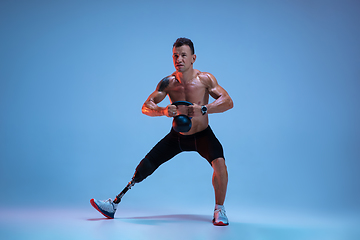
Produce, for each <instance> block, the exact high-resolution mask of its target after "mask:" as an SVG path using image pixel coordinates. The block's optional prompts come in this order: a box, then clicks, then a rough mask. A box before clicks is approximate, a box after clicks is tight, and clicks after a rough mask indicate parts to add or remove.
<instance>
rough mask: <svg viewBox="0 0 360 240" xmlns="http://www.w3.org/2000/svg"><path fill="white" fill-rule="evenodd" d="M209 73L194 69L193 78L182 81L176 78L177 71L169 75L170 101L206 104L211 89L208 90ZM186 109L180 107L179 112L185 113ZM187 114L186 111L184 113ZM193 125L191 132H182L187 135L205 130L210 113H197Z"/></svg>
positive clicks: (167, 89) (167, 90)
mask: <svg viewBox="0 0 360 240" xmlns="http://www.w3.org/2000/svg"><path fill="white" fill-rule="evenodd" d="M208 78H209V77H208V75H207V74H206V73H202V72H200V71H199V70H194V76H193V78H191V79H189V80H187V81H183V82H180V81H179V80H177V79H176V76H175V73H174V74H173V75H171V76H169V77H168V79H169V85H168V86H167V88H166V92H167V95H168V96H169V98H170V101H171V102H172V103H173V102H176V101H188V102H191V103H193V104H197V105H200V106H202V105H206V104H208V102H209V91H208V84H207V82H208ZM184 110H185V111H186V107H185V109H184V108H183V109H181V107H179V112H182V113H184V112H183V111H184ZM184 114H186V113H184ZM191 122H192V127H191V129H190V131H189V132H186V133H182V134H185V135H190V134H194V133H196V132H200V131H202V130H204V129H205V128H206V127H207V126H208V123H209V120H208V115H207V114H205V115H196V116H193V117H192V119H191Z"/></svg>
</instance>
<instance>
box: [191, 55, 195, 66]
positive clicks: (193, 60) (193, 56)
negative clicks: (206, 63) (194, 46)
mask: <svg viewBox="0 0 360 240" xmlns="http://www.w3.org/2000/svg"><path fill="white" fill-rule="evenodd" d="M195 60H196V54H193V55H192V61H191V64H193V63H194V62H195Z"/></svg>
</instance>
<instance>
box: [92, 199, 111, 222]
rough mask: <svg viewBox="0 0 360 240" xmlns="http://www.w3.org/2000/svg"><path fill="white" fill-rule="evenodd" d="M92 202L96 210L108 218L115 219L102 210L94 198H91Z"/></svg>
mask: <svg viewBox="0 0 360 240" xmlns="http://www.w3.org/2000/svg"><path fill="white" fill-rule="evenodd" d="M90 204H91V206H93V207H94V208H95V209H96V210H98V211H99V212H100V213H101V214H102V215H104V216H105V217H106V218H108V219H114V217H112V216H109V215H107V214H106V213H104V212H103V211H101V209H100V208H99V206H98V205H97V204H96V203H95V201H94V199H91V200H90Z"/></svg>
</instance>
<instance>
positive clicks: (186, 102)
mask: <svg viewBox="0 0 360 240" xmlns="http://www.w3.org/2000/svg"><path fill="white" fill-rule="evenodd" d="M172 105H175V106H178V105H185V106H189V105H193V104H192V103H191V102H188V101H176V102H173V103H172Z"/></svg>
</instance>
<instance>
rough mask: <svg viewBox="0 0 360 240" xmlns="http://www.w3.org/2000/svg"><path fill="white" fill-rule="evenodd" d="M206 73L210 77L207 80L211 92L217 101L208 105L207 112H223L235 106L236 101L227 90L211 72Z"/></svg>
mask: <svg viewBox="0 0 360 240" xmlns="http://www.w3.org/2000/svg"><path fill="white" fill-rule="evenodd" d="M206 75H207V77H208V79H207V81H206V82H207V83H208V91H209V94H210V96H211V97H213V98H214V99H215V101H213V102H212V103H209V104H207V105H206V107H207V113H208V114H210V113H222V112H225V111H227V110H229V109H231V108H233V106H234V103H233V101H232V99H231V97H230V96H229V94H228V93H227V91H226V90H225V89H224V88H222V87H221V86H220V85H219V84H218V82H217V80H216V78H215V77H214V76H213V75H212V74H211V73H206Z"/></svg>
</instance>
